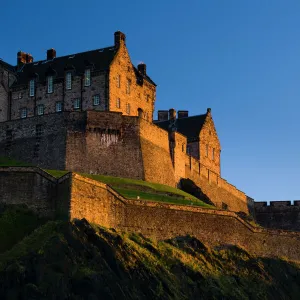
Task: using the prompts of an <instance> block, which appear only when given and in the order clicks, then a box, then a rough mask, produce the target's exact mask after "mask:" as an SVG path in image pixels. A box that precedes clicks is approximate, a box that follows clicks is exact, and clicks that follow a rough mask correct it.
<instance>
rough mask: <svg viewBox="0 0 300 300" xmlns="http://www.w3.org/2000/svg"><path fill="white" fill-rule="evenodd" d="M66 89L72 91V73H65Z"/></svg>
mask: <svg viewBox="0 0 300 300" xmlns="http://www.w3.org/2000/svg"><path fill="white" fill-rule="evenodd" d="M66 89H67V90H71V89H72V73H71V72H67V74H66Z"/></svg>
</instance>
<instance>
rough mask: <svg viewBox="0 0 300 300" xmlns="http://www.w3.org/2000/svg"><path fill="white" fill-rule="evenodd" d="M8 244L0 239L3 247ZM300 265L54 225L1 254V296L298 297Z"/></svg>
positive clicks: (81, 224) (183, 241) (194, 243)
mask: <svg viewBox="0 0 300 300" xmlns="http://www.w3.org/2000/svg"><path fill="white" fill-rule="evenodd" d="M1 242H2V241H1V240H0V243H1ZM299 294H300V269H299V265H296V264H295V263H291V262H287V261H283V260H279V259H276V260H275V259H266V258H260V257H256V256H253V255H251V254H249V253H247V252H246V251H244V250H243V249H240V248H238V247H228V246H227V247H223V248H219V249H211V248H208V247H206V246H205V245H203V244H202V243H201V242H200V241H198V240H196V239H195V238H192V237H184V238H177V239H173V240H169V241H164V242H155V241H151V240H149V239H146V238H144V237H143V236H141V235H137V234H124V233H119V232H115V231H112V230H108V229H104V228H101V227H99V226H95V225H93V226H92V227H91V226H90V225H89V224H88V223H87V222H85V221H75V223H72V224H71V223H62V222H48V223H47V224H44V225H43V226H41V227H39V228H38V229H37V230H35V231H34V232H33V233H31V234H30V235H29V236H27V237H26V238H24V239H22V240H20V241H19V242H18V243H16V244H15V246H14V247H13V248H12V249H11V250H9V251H7V252H5V253H2V254H0V299H17V298H18V297H19V298H18V299H58V297H60V298H59V299H66V298H68V299H239V300H240V299H299Z"/></svg>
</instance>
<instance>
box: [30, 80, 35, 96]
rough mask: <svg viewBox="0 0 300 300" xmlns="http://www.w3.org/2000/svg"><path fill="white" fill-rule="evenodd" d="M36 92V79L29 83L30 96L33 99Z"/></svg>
mask: <svg viewBox="0 0 300 300" xmlns="http://www.w3.org/2000/svg"><path fill="white" fill-rule="evenodd" d="M34 92H35V81H34V79H31V80H30V81H29V96H30V97H33V96H34Z"/></svg>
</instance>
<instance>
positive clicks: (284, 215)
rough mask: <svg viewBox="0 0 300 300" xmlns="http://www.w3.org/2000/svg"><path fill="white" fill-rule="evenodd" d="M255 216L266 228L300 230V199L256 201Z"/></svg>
mask: <svg viewBox="0 0 300 300" xmlns="http://www.w3.org/2000/svg"><path fill="white" fill-rule="evenodd" d="M254 207H255V218H256V220H257V222H258V223H259V224H260V225H262V226H264V227H266V228H279V229H286V230H295V231H300V200H295V201H293V202H292V201H290V200H288V201H271V202H270V204H268V203H267V202H255V203H254Z"/></svg>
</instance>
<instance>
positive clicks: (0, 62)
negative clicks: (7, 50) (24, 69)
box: [0, 58, 16, 72]
mask: <svg viewBox="0 0 300 300" xmlns="http://www.w3.org/2000/svg"><path fill="white" fill-rule="evenodd" d="M0 65H2V66H3V67H4V68H5V69H7V70H9V71H11V72H15V71H16V70H15V67H14V66H12V65H10V64H9V63H7V62H5V61H4V60H2V59H1V58H0Z"/></svg>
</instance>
